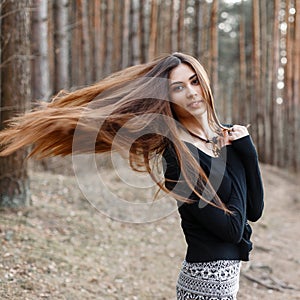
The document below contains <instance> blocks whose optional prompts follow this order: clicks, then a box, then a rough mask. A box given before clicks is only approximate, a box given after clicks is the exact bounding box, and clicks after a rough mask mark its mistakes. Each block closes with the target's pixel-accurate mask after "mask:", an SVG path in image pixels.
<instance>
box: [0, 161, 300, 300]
mask: <svg viewBox="0 0 300 300" xmlns="http://www.w3.org/2000/svg"><path fill="white" fill-rule="evenodd" d="M110 172H111V171H110V170H109V169H107V170H106V171H105V173H106V175H107V178H109V180H110V181H112V178H113V176H114V175H112V174H110ZM262 173H263V180H264V185H265V202H266V208H265V211H264V215H263V217H262V219H260V221H259V222H257V223H255V224H253V238H252V239H253V242H254V245H255V247H254V250H253V251H252V254H251V261H250V262H247V263H243V264H242V271H241V280H240V291H239V297H238V299H242V300H255V299H259V300H266V299H272V300H282V299H284V300H294V299H300V285H299V278H300V251H299V250H300V236H299V229H300V218H299V217H300V216H299V209H300V184H299V183H300V180H299V176H298V177H296V176H292V175H291V174H288V173H287V172H285V171H282V170H279V169H278V168H275V167H271V166H267V165H262ZM30 177H31V191H32V205H31V206H30V207H28V208H26V209H22V210H17V211H11V210H10V211H9V210H8V211H1V212H0V220H1V221H0V240H1V248H0V299H10V300H15V299H20V300H26V299H29V300H34V299H70V300H76V299H99V300H102V299H104V300H110V299H120V300H126V299H128V300H136V299H141V300H144V299H145V300H148V299H157V300H163V299H165V300H169V299H175V284H176V280H177V275H178V272H179V269H180V266H181V263H182V260H183V258H184V253H185V241H184V237H183V235H182V232H181V229H180V221H179V217H178V213H177V212H176V210H174V211H173V212H172V213H170V214H169V215H168V216H166V217H162V218H160V219H159V220H157V221H153V222H147V223H144V224H133V223H125V222H119V221H116V220H113V219H111V218H109V217H107V216H105V215H104V214H102V213H100V212H99V211H97V210H96V209H95V208H94V207H93V206H92V205H91V204H90V203H89V202H88V201H87V200H86V199H85V197H84V196H83V195H82V193H81V191H80V189H79V187H78V184H77V181H76V178H75V176H74V175H71V174H68V172H64V175H61V174H54V173H53V172H49V171H48V172H45V171H41V170H32V171H31V172H30ZM113 185H114V188H116V189H117V190H118V191H119V192H120V193H126V187H124V184H122V182H120V181H118V180H115V182H114V184H113ZM125 186H126V185H125ZM130 193H131V192H130ZM130 193H129V192H128V195H130ZM137 193H139V194H140V192H137ZM135 196H139V195H138V194H136V195H135Z"/></svg>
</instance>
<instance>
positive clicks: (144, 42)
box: [139, 0, 150, 63]
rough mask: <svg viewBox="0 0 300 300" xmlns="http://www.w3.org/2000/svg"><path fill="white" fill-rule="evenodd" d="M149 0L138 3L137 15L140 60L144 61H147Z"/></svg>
mask: <svg viewBox="0 0 300 300" xmlns="http://www.w3.org/2000/svg"><path fill="white" fill-rule="evenodd" d="M149 11H150V1H149V0H141V5H140V14H139V15H140V17H139V24H140V25H139V26H140V29H141V30H140V36H141V37H140V41H141V43H140V48H141V50H140V52H141V62H142V63H145V62H146V61H148V40H149V24H150V16H149Z"/></svg>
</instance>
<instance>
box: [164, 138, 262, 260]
mask: <svg viewBox="0 0 300 300" xmlns="http://www.w3.org/2000/svg"><path fill="white" fill-rule="evenodd" d="M186 145H187V147H188V148H189V150H190V151H191V153H192V154H193V156H194V157H195V158H196V159H197V161H199V163H200V165H201V167H202V168H203V170H204V171H205V173H206V175H207V176H208V177H209V180H210V182H211V183H212V185H213V187H214V188H215V190H216V192H217V194H218V196H219V198H220V199H221V200H222V202H223V203H225V205H226V207H227V208H228V209H229V210H231V211H232V212H233V214H225V213H224V212H223V211H222V210H221V209H219V208H216V207H213V206H212V205H210V204H208V205H203V201H201V200H200V201H199V198H198V197H197V196H196V194H195V193H193V192H192V191H191V189H190V188H189V187H188V186H187V184H186V183H185V182H182V181H181V180H179V179H180V178H181V175H180V167H179V163H178V160H177V156H176V154H175V151H174V149H173V147H172V146H171V145H170V146H169V147H168V148H167V149H166V150H165V152H164V155H163V157H164V159H165V163H164V171H165V178H166V179H171V180H173V182H170V181H166V184H165V185H166V187H167V188H168V189H169V190H173V191H174V192H176V193H179V194H180V195H183V196H186V195H188V198H189V199H193V200H196V201H195V203H192V204H188V203H182V202H179V201H178V210H179V213H180V216H181V226H182V229H183V232H184V235H185V239H186V242H187V245H188V248H187V253H186V258H185V259H186V261H188V262H203V261H213V260H221V259H225V260H227V259H233V260H244V261H246V260H249V252H250V251H251V249H252V243H251V241H250V236H251V233H252V229H251V227H250V225H249V224H248V223H247V220H249V221H252V222H255V221H257V220H258V219H259V218H260V216H261V214H262V211H263V206H264V202H263V185H262V180H261V175H260V170H259V165H258V157H257V153H256V150H255V147H254V145H253V143H252V140H251V138H250V136H245V137H242V138H240V139H237V140H235V141H233V142H232V144H231V145H228V146H226V147H223V148H222V149H221V155H220V156H219V157H218V158H214V157H211V156H209V155H207V154H206V153H204V152H202V151H201V150H200V149H198V148H197V147H195V146H194V145H193V144H190V143H188V142H186ZM174 181H176V182H177V184H176V183H174Z"/></svg>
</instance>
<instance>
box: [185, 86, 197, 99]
mask: <svg viewBox="0 0 300 300" xmlns="http://www.w3.org/2000/svg"><path fill="white" fill-rule="evenodd" d="M186 91H187V97H194V96H196V95H197V91H196V89H195V88H194V87H193V86H192V85H189V86H188V87H187V89H186Z"/></svg>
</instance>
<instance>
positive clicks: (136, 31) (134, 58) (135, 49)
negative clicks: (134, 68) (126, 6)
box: [130, 0, 140, 65]
mask: <svg viewBox="0 0 300 300" xmlns="http://www.w3.org/2000/svg"><path fill="white" fill-rule="evenodd" d="M139 5H140V4H139V1H138V0H131V11H130V17H131V18H130V19H131V22H130V32H131V34H130V44H131V64H132V65H136V64H138V63H140V40H139V37H140V28H139V25H140V24H139V15H138V14H139Z"/></svg>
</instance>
